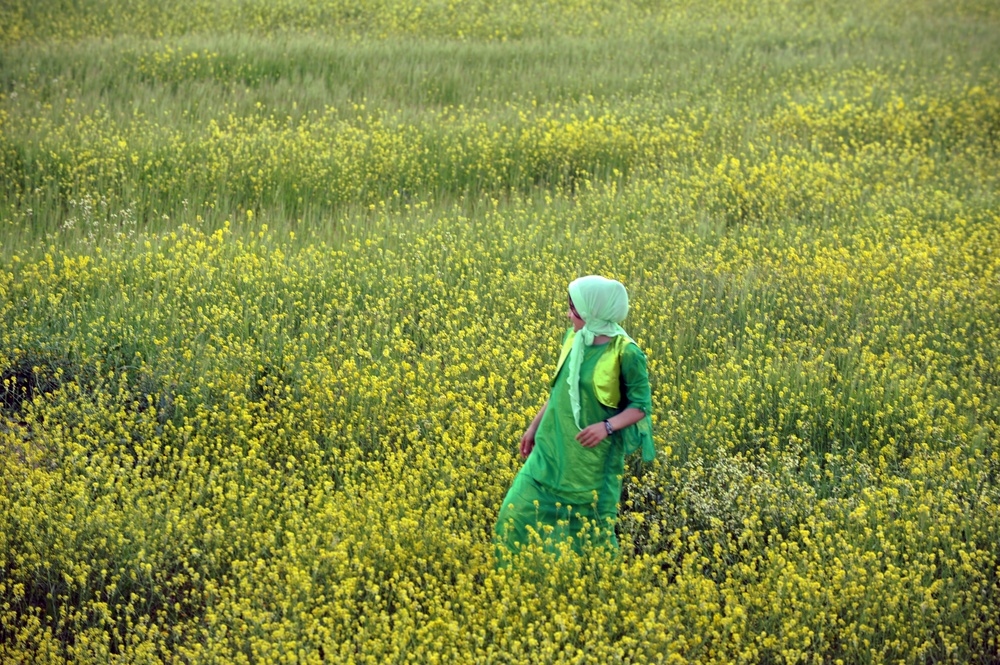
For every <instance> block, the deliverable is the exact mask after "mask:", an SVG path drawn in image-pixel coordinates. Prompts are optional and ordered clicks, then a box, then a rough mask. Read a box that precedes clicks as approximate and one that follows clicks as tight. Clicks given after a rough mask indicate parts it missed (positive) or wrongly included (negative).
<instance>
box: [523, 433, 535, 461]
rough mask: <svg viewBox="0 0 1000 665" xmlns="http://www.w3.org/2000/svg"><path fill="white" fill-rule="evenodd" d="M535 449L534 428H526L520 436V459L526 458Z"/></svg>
mask: <svg viewBox="0 0 1000 665" xmlns="http://www.w3.org/2000/svg"><path fill="white" fill-rule="evenodd" d="M534 449H535V428H534V427H528V429H527V431H525V433H524V434H523V435H521V457H527V456H528V455H530V454H531V451H532V450H534Z"/></svg>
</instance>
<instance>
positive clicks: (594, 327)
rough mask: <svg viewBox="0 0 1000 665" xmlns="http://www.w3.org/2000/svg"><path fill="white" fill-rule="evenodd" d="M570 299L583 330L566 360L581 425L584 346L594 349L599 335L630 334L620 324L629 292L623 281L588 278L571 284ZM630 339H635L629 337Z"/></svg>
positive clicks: (576, 416) (571, 398)
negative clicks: (581, 371)
mask: <svg viewBox="0 0 1000 665" xmlns="http://www.w3.org/2000/svg"><path fill="white" fill-rule="evenodd" d="M569 297H570V298H572V299H573V306H574V307H575V308H576V311H577V313H578V314H579V315H580V318H581V319H583V321H584V326H583V329H582V330H580V332H578V333H577V334H576V337H575V338H574V339H573V348H572V349H571V350H570V352H569V357H568V358H567V359H566V362H567V364H568V365H569V377H568V378H569V401H570V404H571V405H572V406H573V420H574V422H576V427H577V429H583V427H582V426H581V425H580V367H581V366H582V365H583V347H585V346H593V344H594V338H595V337H597V336H598V335H607V336H608V337H617V336H618V335H625V337H628V333H626V332H625V329H624V328H622V327H621V326H620V325H618V324H619V323H621V322H622V321H624V320H625V317H626V316H628V292H627V291H626V290H625V287H624V286H623V285H622V283H621V282H616V281H615V280H613V279H607V278H605V277H601V276H599V275H588V276H587V277H581V278H579V279H575V280H573V281H572V282H570V285H569ZM628 338H629V339H630V340H631V339H632V338H631V337H628Z"/></svg>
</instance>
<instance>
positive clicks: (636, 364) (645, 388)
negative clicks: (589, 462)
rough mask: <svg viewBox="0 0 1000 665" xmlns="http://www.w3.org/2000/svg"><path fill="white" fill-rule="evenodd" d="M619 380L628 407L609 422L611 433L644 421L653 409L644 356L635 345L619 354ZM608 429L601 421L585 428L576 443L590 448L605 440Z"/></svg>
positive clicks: (609, 419) (577, 437)
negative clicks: (620, 356)
mask: <svg viewBox="0 0 1000 665" xmlns="http://www.w3.org/2000/svg"><path fill="white" fill-rule="evenodd" d="M621 372H622V377H623V378H624V380H625V381H624V382H625V396H626V399H627V406H626V407H625V408H624V409H622V411H621V412H620V413H617V414H615V415H614V416H612V417H611V418H608V421H607V422H609V423H611V429H612V431H614V432H617V431H618V430H621V429H625V428H626V427H629V426H631V425H634V424H635V423H637V422H639V421H640V420H642V419H643V418H645V417H646V413H648V412H649V410H651V409H652V403H651V401H652V400H651V395H650V390H649V374H648V373H647V371H646V356H645V355H644V354H643V353H642V351H640V350H639V347H637V346H635V345H629V346H628V347H627V348H626V350H625V351H624V352H623V353H622V364H621ZM608 435H609V433H608V428H607V425H605V424H604V421H603V420H602V421H601V422H599V423H594V424H593V425H590V426H588V427H584V428H583V429H582V430H581V431H580V433H579V434H577V435H576V440H577V441H579V442H580V444H581V445H583V446H584V447H586V448H593V447H594V446H596V445H597V444H599V443H600V442H601V441H603V440H604V439H606V438H607V437H608Z"/></svg>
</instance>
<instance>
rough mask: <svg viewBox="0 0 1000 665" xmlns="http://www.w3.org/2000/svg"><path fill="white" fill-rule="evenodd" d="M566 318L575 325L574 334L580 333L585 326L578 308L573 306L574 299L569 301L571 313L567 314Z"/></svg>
mask: <svg viewBox="0 0 1000 665" xmlns="http://www.w3.org/2000/svg"><path fill="white" fill-rule="evenodd" d="M566 316H568V317H569V320H570V321H571V322H572V323H573V332H580V330H581V329H582V328H583V326H584V320H583V319H581V318H580V314H579V312H577V311H576V307H574V306H573V299H572V298H570V299H569V311H568V312H566Z"/></svg>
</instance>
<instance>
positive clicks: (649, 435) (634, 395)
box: [621, 344, 656, 462]
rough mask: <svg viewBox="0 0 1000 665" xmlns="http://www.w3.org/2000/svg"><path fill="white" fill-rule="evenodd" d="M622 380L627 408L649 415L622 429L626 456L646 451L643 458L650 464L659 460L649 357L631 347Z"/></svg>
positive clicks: (624, 359)
mask: <svg viewBox="0 0 1000 665" xmlns="http://www.w3.org/2000/svg"><path fill="white" fill-rule="evenodd" d="M621 378H622V383H623V384H624V387H625V398H624V399H623V400H622V402H623V403H624V407H623V408H625V409H630V408H631V409H639V410H641V411H642V412H643V413H645V414H646V416H645V417H644V418H643V419H642V420H640V421H639V422H637V423H635V424H634V425H629V426H628V427H626V428H625V429H623V430H622V437H623V439H624V442H625V454H626V455H628V454H630V453H632V452H634V451H636V450H638V449H639V448H642V459H643V461H645V462H650V461H652V460H653V459H654V458H655V457H656V448H655V447H654V446H653V420H652V418H650V414H651V413H652V411H653V400H652V396H651V394H650V389H649V373H648V372H647V370H646V356H645V354H644V353H643V352H642V350H641V349H639V347H638V346H636V345H635V344H629V345H628V346H627V347H625V350H624V351H622V361H621Z"/></svg>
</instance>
